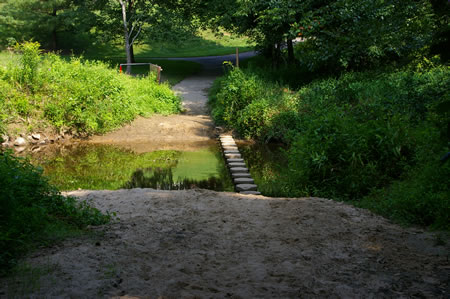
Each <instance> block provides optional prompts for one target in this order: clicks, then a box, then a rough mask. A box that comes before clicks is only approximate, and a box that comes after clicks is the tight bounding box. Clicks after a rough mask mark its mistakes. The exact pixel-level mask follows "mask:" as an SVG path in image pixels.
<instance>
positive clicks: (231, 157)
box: [225, 154, 242, 159]
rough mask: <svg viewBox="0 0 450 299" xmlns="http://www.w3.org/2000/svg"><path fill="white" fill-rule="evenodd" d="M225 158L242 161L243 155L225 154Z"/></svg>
mask: <svg viewBox="0 0 450 299" xmlns="http://www.w3.org/2000/svg"><path fill="white" fill-rule="evenodd" d="M225 158H227V159H241V158H242V156H241V154H225Z"/></svg>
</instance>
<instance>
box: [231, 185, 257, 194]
mask: <svg viewBox="0 0 450 299" xmlns="http://www.w3.org/2000/svg"><path fill="white" fill-rule="evenodd" d="M235 187H236V191H238V192H241V191H257V190H256V188H258V186H256V185H255V184H239V185H236V186H235Z"/></svg>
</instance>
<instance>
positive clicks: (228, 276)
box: [0, 68, 450, 299]
mask: <svg viewBox="0 0 450 299" xmlns="http://www.w3.org/2000/svg"><path fill="white" fill-rule="evenodd" d="M215 71H217V68H216V69H214V68H210V69H206V70H205V72H204V73H203V74H199V75H198V76H196V77H195V78H190V79H187V80H185V81H183V82H181V83H180V84H179V85H178V86H176V87H175V89H176V90H178V92H180V93H181V94H182V95H183V96H184V97H186V101H185V103H184V104H185V107H186V110H187V112H186V114H185V115H178V116H169V117H162V116H155V117H152V118H150V119H144V118H138V119H137V120H136V121H135V122H133V123H132V124H131V125H129V126H126V127H124V128H122V129H120V130H118V131H116V132H113V133H111V134H107V135H105V136H101V137H96V138H94V139H93V140H92V142H101V143H115V144H122V145H123V146H126V147H129V148H131V149H133V150H136V151H138V152H143V151H148V150H151V149H153V148H154V149H161V148H172V147H173V148H177V149H178V148H180V147H182V146H185V147H187V148H189V147H195V146H196V144H201V143H202V142H206V141H207V140H210V137H211V134H212V125H213V124H212V122H211V119H210V118H209V117H208V116H207V115H206V110H205V106H204V104H205V101H206V99H205V98H204V97H203V96H204V95H205V94H206V91H205V88H207V86H208V84H210V82H211V78H212V77H214V72H215ZM193 86H195V90H194V91H193V90H188V89H189V88H190V87H193ZM191 96H192V97H191ZM67 194H68V195H72V196H77V197H78V198H79V199H81V200H88V201H90V202H91V203H92V204H93V205H94V206H95V207H97V208H99V209H100V210H102V211H104V212H115V213H117V217H118V219H116V220H115V221H113V222H112V223H111V224H109V225H106V226H103V227H98V228H93V230H94V232H96V233H94V234H91V235H89V236H85V237H83V238H82V239H79V238H78V239H72V240H67V241H65V242H64V243H63V244H59V245H57V246H53V247H51V248H46V249H42V250H39V251H37V252H35V253H33V254H32V255H31V256H29V257H28V258H27V259H26V262H27V263H29V264H30V265H32V266H33V267H37V268H39V269H41V271H40V273H41V274H39V275H34V276H33V277H31V278H30V277H28V276H24V277H21V278H18V279H17V280H11V279H10V280H3V281H0V298H11V297H31V298H118V297H121V298H155V299H156V298H410V297H420V298H449V296H450V294H449V277H450V263H449V252H450V242H449V241H448V236H444V237H443V239H444V240H447V243H445V244H444V245H442V244H440V245H439V244H438V243H439V242H437V241H439V238H441V237H439V236H438V235H437V234H436V233H428V232H424V231H422V230H420V229H405V228H402V227H400V226H398V225H394V224H392V223H390V222H389V221H387V220H386V219H383V218H382V217H379V216H375V215H373V214H371V213H370V212H368V211H366V210H361V209H356V208H354V207H352V206H349V205H347V204H343V203H339V202H334V201H331V200H325V199H319V198H295V199H294V198H292V199H285V198H267V197H264V196H252V195H240V194H236V193H218V192H214V191H209V190H188V191H158V190H152V189H131V190H117V191H84V190H81V191H73V192H68V193H67ZM42 269H45V271H43V270H42Z"/></svg>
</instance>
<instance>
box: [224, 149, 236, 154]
mask: <svg viewBox="0 0 450 299" xmlns="http://www.w3.org/2000/svg"><path fill="white" fill-rule="evenodd" d="M223 153H224V154H239V151H237V150H231V151H223Z"/></svg>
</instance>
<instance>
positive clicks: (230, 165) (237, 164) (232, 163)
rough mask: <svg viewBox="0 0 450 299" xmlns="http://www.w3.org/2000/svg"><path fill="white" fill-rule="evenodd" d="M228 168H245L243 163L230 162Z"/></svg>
mask: <svg viewBox="0 0 450 299" xmlns="http://www.w3.org/2000/svg"><path fill="white" fill-rule="evenodd" d="M228 167H246V165H245V163H244V162H231V163H228Z"/></svg>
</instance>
